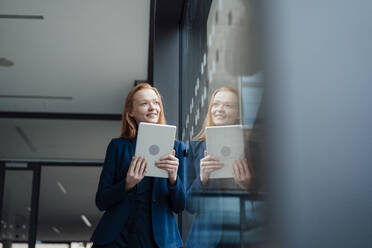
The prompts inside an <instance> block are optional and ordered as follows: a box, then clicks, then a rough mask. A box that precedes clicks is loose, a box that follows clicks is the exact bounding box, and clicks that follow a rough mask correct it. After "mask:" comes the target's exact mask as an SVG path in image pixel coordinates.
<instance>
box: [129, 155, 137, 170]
mask: <svg viewBox="0 0 372 248" xmlns="http://www.w3.org/2000/svg"><path fill="white" fill-rule="evenodd" d="M137 160H138V157H137V156H133V157H132V161H131V162H130V165H129V169H128V173H133V169H134V166H135V164H136V162H137Z"/></svg>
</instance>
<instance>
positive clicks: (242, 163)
mask: <svg viewBox="0 0 372 248" xmlns="http://www.w3.org/2000/svg"><path fill="white" fill-rule="evenodd" d="M239 164H240V166H241V168H242V172H243V175H244V176H249V174H250V173H249V169H248V164H247V163H246V162H245V161H244V159H243V158H240V159H239Z"/></svg>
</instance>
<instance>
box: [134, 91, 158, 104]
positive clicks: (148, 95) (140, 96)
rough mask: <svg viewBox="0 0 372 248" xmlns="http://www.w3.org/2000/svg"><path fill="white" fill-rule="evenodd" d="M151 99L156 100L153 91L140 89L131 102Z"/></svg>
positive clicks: (156, 97)
mask: <svg viewBox="0 0 372 248" xmlns="http://www.w3.org/2000/svg"><path fill="white" fill-rule="evenodd" d="M153 99H158V95H157V94H156V93H155V91H154V90H153V89H142V90H139V91H137V92H136V93H135V94H134V96H133V100H134V101H138V100H153Z"/></svg>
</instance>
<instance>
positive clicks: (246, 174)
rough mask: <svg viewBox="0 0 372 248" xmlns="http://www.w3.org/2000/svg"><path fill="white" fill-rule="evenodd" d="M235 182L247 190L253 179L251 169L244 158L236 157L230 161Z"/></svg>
mask: <svg viewBox="0 0 372 248" xmlns="http://www.w3.org/2000/svg"><path fill="white" fill-rule="evenodd" d="M232 169H233V175H234V180H235V182H236V183H237V184H238V185H239V187H240V188H242V189H245V190H249V189H250V186H251V182H252V179H253V169H252V166H251V164H249V163H248V160H247V159H246V158H238V159H235V160H234V161H233V162H232Z"/></svg>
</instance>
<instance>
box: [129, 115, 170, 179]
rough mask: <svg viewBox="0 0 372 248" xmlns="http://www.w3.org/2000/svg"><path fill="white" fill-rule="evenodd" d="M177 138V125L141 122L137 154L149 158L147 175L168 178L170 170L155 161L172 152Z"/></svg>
mask: <svg viewBox="0 0 372 248" xmlns="http://www.w3.org/2000/svg"><path fill="white" fill-rule="evenodd" d="M175 138H176V126H170V125H159V124H152V123H145V122H141V123H140V124H139V127H138V135H137V143H136V152H135V154H136V155H137V156H142V157H145V158H146V159H147V163H148V170H147V173H146V176H149V177H165V178H168V172H166V171H165V170H162V169H159V168H158V167H156V166H155V161H157V160H159V159H160V158H161V157H162V156H164V155H166V154H171V153H172V150H173V147H174V139H175Z"/></svg>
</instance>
